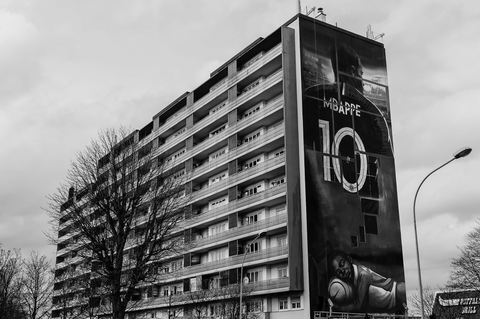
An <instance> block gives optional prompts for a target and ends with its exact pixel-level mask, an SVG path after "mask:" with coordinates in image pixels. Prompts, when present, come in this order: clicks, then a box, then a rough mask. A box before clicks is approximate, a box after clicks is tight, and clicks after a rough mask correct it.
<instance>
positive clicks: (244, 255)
mask: <svg viewBox="0 0 480 319" xmlns="http://www.w3.org/2000/svg"><path fill="white" fill-rule="evenodd" d="M263 234H265V232H260V233H258V235H257V237H255V238H254V239H253V240H252V241H251V242H250V243H249V244H248V245H247V247H246V248H245V252H244V253H243V259H242V265H241V266H240V318H239V319H242V312H243V307H242V297H243V264H244V263H245V257H246V256H247V252H248V250H249V248H250V246H251V245H252V244H253V243H254V242H255V241H256V240H257V239H258V238H259V237H260V236H262V235H263Z"/></svg>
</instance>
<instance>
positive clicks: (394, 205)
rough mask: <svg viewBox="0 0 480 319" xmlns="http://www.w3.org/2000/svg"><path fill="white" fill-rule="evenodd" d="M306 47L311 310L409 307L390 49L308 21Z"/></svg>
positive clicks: (303, 32)
mask: <svg viewBox="0 0 480 319" xmlns="http://www.w3.org/2000/svg"><path fill="white" fill-rule="evenodd" d="M300 44H301V68H302V91H303V92H302V94H303V96H302V100H303V123H304V143H305V145H304V149H305V170H306V171H305V176H306V181H305V182H306V190H307V193H306V199H307V225H308V226H307V229H308V243H309V244H308V253H309V274H310V291H311V294H310V295H311V300H310V304H311V309H312V311H317V310H324V311H328V310H329V309H330V305H333V306H332V310H333V311H344V312H355V313H359V312H360V313H363V312H364V313H368V312H387V313H396V312H404V306H403V303H405V302H406V294H405V276H404V269H403V257H402V246H401V238H400V222H399V216H398V215H399V212H398V202H397V190H396V181H395V167H394V158H393V146H392V137H391V123H390V109H389V104H388V86H387V72H386V61H385V51H384V49H383V46H382V45H379V44H376V43H372V42H370V41H368V40H363V39H361V38H359V37H355V36H351V35H349V34H347V33H341V32H337V31H336V30H335V29H332V28H328V27H325V26H323V25H322V24H320V23H314V22H313V20H310V19H300ZM329 301H330V302H329Z"/></svg>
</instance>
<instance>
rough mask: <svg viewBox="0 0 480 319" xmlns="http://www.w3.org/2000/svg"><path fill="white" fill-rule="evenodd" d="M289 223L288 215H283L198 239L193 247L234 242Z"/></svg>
mask: <svg viewBox="0 0 480 319" xmlns="http://www.w3.org/2000/svg"><path fill="white" fill-rule="evenodd" d="M286 222H287V214H286V213H282V214H279V215H275V216H272V217H269V218H265V219H262V220H259V221H257V222H255V223H251V224H245V225H242V226H240V227H235V228H232V229H229V230H227V231H224V232H222V233H219V234H216V235H212V236H207V237H203V238H201V239H197V240H194V241H193V246H194V247H197V246H202V247H204V246H207V245H211V244H214V243H218V242H222V241H224V240H227V239H228V240H232V238H234V237H237V236H242V235H245V234H248V233H251V232H257V231H260V230H265V229H267V228H272V227H275V226H279V225H284V224H285V223H286Z"/></svg>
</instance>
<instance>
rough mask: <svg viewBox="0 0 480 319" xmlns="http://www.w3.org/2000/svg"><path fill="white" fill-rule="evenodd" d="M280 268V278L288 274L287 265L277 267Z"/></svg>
mask: <svg viewBox="0 0 480 319" xmlns="http://www.w3.org/2000/svg"><path fill="white" fill-rule="evenodd" d="M277 269H278V278H285V277H288V276H287V267H285V266H282V267H279V268H277Z"/></svg>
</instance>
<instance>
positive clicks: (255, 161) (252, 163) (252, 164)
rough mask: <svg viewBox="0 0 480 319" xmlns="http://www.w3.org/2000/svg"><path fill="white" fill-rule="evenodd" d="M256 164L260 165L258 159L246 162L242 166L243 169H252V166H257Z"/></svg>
mask: <svg viewBox="0 0 480 319" xmlns="http://www.w3.org/2000/svg"><path fill="white" fill-rule="evenodd" d="M258 163H260V157H258V158H256V159H253V160H250V161H248V162H246V163H245V164H244V165H243V169H249V168H252V167H254V166H257V164H258Z"/></svg>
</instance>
